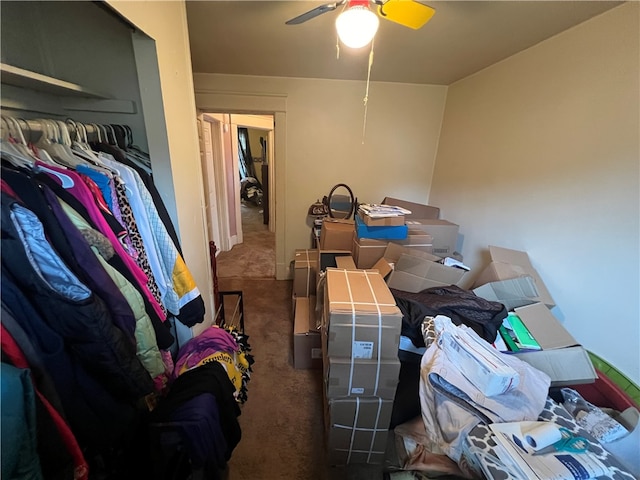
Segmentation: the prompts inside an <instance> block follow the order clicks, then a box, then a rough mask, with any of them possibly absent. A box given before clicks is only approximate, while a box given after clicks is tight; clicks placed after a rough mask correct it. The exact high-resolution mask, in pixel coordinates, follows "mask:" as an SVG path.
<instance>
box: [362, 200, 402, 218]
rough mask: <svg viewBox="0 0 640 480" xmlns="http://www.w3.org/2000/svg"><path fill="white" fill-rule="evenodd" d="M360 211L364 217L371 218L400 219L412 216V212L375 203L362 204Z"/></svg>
mask: <svg viewBox="0 0 640 480" xmlns="http://www.w3.org/2000/svg"><path fill="white" fill-rule="evenodd" d="M358 210H359V211H360V212H361V213H362V214H363V215H368V216H369V217H371V218H385V217H400V216H403V215H411V210H407V209H406V208H402V207H397V206H395V205H378V204H374V203H361V204H360V205H359V206H358Z"/></svg>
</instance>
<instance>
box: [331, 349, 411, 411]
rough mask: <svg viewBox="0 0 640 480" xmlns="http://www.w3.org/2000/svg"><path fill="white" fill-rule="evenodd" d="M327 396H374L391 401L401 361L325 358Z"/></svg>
mask: <svg viewBox="0 0 640 480" xmlns="http://www.w3.org/2000/svg"><path fill="white" fill-rule="evenodd" d="M323 362H324V380H325V387H326V396H327V397H328V398H334V397H352V396H362V395H365V396H374V397H381V398H384V399H387V400H393V399H394V397H395V395H396V389H397V387H398V375H399V374H400V360H398V359H397V358H395V359H387V360H380V361H378V359H377V358H374V359H362V358H354V359H351V358H346V357H324V359H323Z"/></svg>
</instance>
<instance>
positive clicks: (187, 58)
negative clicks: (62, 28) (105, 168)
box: [108, 0, 213, 320]
mask: <svg viewBox="0 0 640 480" xmlns="http://www.w3.org/2000/svg"><path fill="white" fill-rule="evenodd" d="M108 3H109V4H110V5H111V6H112V7H113V8H114V9H115V10H116V11H118V12H119V13H120V14H121V15H123V16H124V17H125V18H126V19H127V20H129V21H130V22H131V23H133V24H134V25H135V26H137V27H138V28H140V29H141V30H142V31H143V32H144V33H146V34H147V35H149V36H150V37H151V38H153V39H154V40H155V42H156V49H157V55H158V68H159V72H160V82H161V84H162V102H163V104H164V112H165V121H166V130H167V137H168V144H169V154H170V158H169V159H167V161H168V162H170V164H169V165H164V166H163V165H159V166H156V165H155V164H154V174H155V173H156V169H157V170H158V171H160V172H162V173H163V175H159V176H162V177H163V178H162V179H161V180H162V181H163V183H162V185H165V188H169V187H166V185H167V178H166V177H167V176H169V178H170V181H169V182H168V183H169V185H171V184H172V185H173V189H174V194H175V199H176V208H177V214H178V223H179V229H180V239H181V243H182V250H183V253H184V259H185V262H186V264H187V266H188V267H189V269H190V270H191V273H192V274H193V276H194V278H195V281H196V284H197V285H198V288H199V289H200V292H201V293H202V295H203V298H204V299H205V303H206V305H207V320H210V319H211V314H212V313H213V309H212V308H211V293H210V292H212V283H211V278H210V277H211V272H210V267H209V250H208V249H209V247H208V245H207V242H206V228H205V221H204V217H203V205H204V200H203V198H204V193H203V189H202V182H201V180H200V179H201V178H202V172H201V167H200V153H199V149H198V148H199V147H198V133H197V127H196V110H195V100H194V93H193V77H192V72H191V55H190V50H189V37H188V31H187V17H186V10H185V4H184V1H171V2H168V1H158V2H151V1H149V2H137V1H118V0H110V1H109V2H108ZM144 81H145V79H143V78H141V79H140V82H141V84H142V88H144ZM150 143H151V142H150ZM150 148H151V145H150ZM159 188H160V186H159Z"/></svg>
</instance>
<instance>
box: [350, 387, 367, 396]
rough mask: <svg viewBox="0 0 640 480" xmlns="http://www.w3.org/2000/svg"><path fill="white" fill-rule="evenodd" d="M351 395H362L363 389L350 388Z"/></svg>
mask: <svg viewBox="0 0 640 480" xmlns="http://www.w3.org/2000/svg"><path fill="white" fill-rule="evenodd" d="M351 393H352V394H353V395H362V394H363V393H364V388H361V387H360V388H352V389H351Z"/></svg>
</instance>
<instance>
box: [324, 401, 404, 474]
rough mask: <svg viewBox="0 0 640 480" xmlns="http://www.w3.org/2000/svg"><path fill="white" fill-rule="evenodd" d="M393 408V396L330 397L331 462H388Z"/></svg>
mask: <svg viewBox="0 0 640 480" xmlns="http://www.w3.org/2000/svg"><path fill="white" fill-rule="evenodd" d="M392 410H393V400H385V399H382V398H379V397H347V398H331V399H327V400H326V403H325V428H326V430H327V450H328V454H329V455H328V456H329V464H330V465H351V464H361V463H369V464H382V463H384V461H385V457H386V448H387V440H388V437H389V426H390V424H391V412H392Z"/></svg>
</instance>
